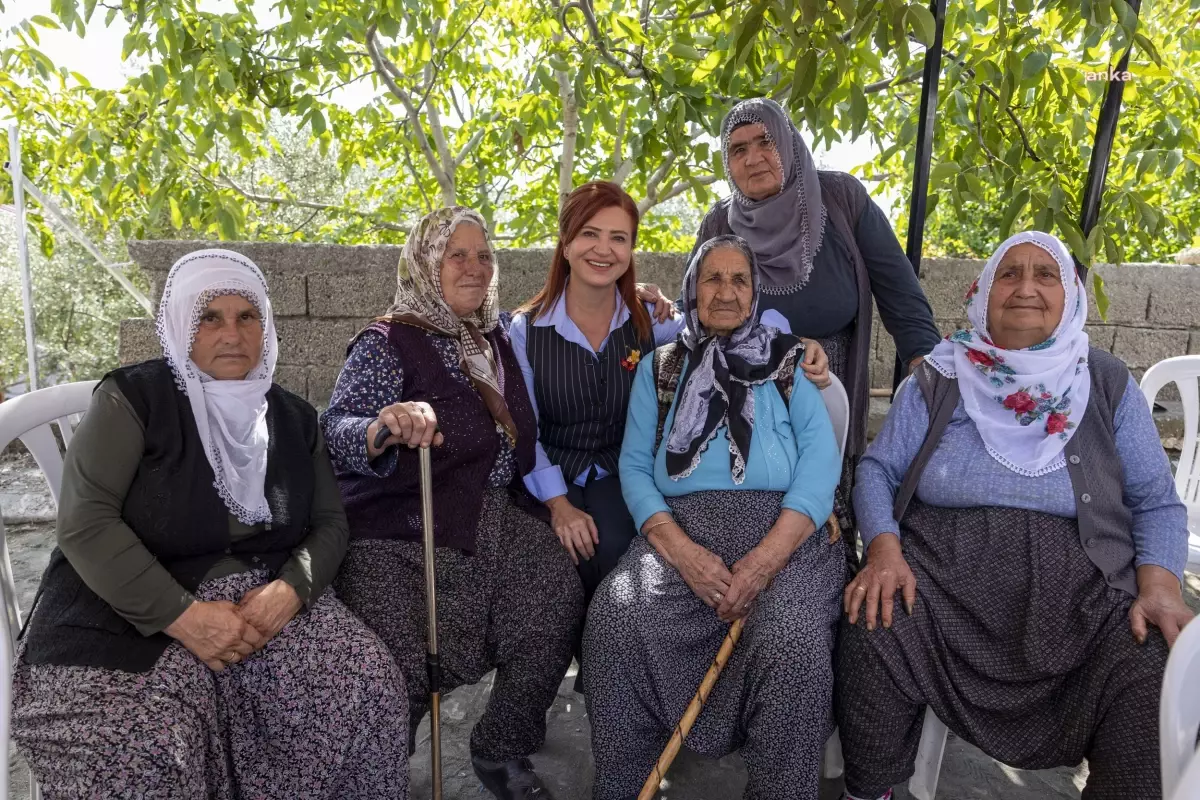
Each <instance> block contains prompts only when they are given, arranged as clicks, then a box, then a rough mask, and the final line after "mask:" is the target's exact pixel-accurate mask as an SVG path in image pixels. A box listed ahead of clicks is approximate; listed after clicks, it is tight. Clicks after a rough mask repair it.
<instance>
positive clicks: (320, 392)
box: [308, 366, 342, 410]
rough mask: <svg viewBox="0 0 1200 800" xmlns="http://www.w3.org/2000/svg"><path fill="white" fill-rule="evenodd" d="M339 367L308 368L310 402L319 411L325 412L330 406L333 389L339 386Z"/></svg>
mask: <svg viewBox="0 0 1200 800" xmlns="http://www.w3.org/2000/svg"><path fill="white" fill-rule="evenodd" d="M341 371H342V368H341V367H340V366H339V367H309V368H308V402H310V403H312V404H313V405H314V406H316V407H317V408H318V409H321V410H324V409H325V408H327V407H328V406H329V398H330V396H331V395H333V387H334V386H335V385H337V379H338V375H339V374H341Z"/></svg>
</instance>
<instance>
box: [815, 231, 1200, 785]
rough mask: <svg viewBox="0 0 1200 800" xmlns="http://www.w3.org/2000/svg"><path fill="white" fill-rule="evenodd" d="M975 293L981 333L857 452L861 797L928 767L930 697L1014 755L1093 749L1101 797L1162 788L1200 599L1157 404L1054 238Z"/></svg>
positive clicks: (972, 731)
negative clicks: (1097, 326)
mask: <svg viewBox="0 0 1200 800" xmlns="http://www.w3.org/2000/svg"><path fill="white" fill-rule="evenodd" d="M966 304H967V317H968V319H969V320H970V325H969V327H967V328H966V329H963V330H959V331H955V332H954V333H953V334H951V335H950V336H949V337H947V338H946V340H945V341H944V342H943V343H942V344H940V345H938V347H937V348H936V349H935V350H934V351H933V353H932V354H930V355H929V356H928V358H927V359H926V363H925V364H923V365H922V366H921V367H920V368H919V369H918V370H917V371H916V373H915V375H914V378H911V379H909V381H908V382H907V383H906V384H905V385H904V387H903V388H902V389H901V391H900V393H899V395H898V396H897V398H896V402H895V404H894V405H893V406H892V410H891V412H890V413H889V415H888V418H887V422H886V423H885V424H884V427H883V430H882V431H881V432H880V434H879V436H878V437H877V438H876V439H875V441H874V442H873V443H872V445H871V447H870V449H868V451H867V454H866V456H865V457H864V458H863V460H862V463H861V464H860V465H859V468H858V485H857V487H856V489H855V495H854V501H855V508H856V510H857V512H858V518H859V521H860V523H861V526H862V534H863V539H864V542H865V544H866V546H867V561H866V565H865V566H864V567H863V569H862V571H861V572H860V573H859V574H858V576H857V577H856V578H855V579H854V580H853V581H852V582H851V583H850V585H849V586H848V587H847V589H846V593H845V605H846V609H847V611H848V617H847V618H846V620H845V622H844V623H843V626H842V630H841V634H840V636H839V642H838V656H837V662H838V663H837V679H838V692H837V719H838V727H839V731H840V734H841V741H842V749H843V753H844V755H845V761H846V789H847V793H848V795H847V796H848V797H851V798H870V800H875V798H887V797H890V796H891V787H892V786H893V785H895V784H897V783H900V782H902V781H903V780H905V779H907V778H908V777H909V776H910V775H912V772H913V761H914V757H915V755H916V751H917V744H918V740H919V738H920V731H921V719H922V715H923V713H924V710H925V709H926V708H928V709H929V711H932V712H933V713H935V714H937V716H938V718H939V719H940V720H942V721H943V722H944V723H946V725H947V726H948V727H949V728H950V730H952V731H954V732H955V733H956V734H957V735H958V736H959V737H960V738H962V739H964V740H966V741H968V742H971V743H972V744H974V745H976V746H978V747H979V748H980V749H982V750H983V751H984V752H985V753H987V754H989V755H991V756H992V757H994V758H996V759H998V760H1000V761H1002V762H1004V763H1006V764H1010V765H1012V766H1015V767H1020V768H1024V769H1041V768H1045V767H1053V766H1060V765H1071V766H1074V765H1075V764H1078V763H1079V762H1080V760H1082V759H1084V758H1086V759H1087V761H1088V782H1087V787H1086V788H1085V789H1084V792H1083V796H1084V797H1085V798H1088V800H1118V799H1120V800H1129V798H1135V797H1137V798H1142V797H1145V798H1151V797H1160V796H1161V791H1162V789H1161V785H1160V783H1159V763H1158V695H1159V688H1160V686H1161V685H1162V675H1163V669H1164V667H1165V664H1166V660H1167V649H1168V647H1169V646H1170V645H1171V644H1172V643H1173V642H1174V640H1175V637H1176V636H1178V634H1179V630H1180V628H1182V627H1183V626H1184V625H1185V624H1187V622H1188V620H1190V619H1191V616H1192V614H1191V612H1190V611H1189V610H1188V609H1187V607H1186V606H1185V605H1184V603H1183V599H1182V596H1181V593H1180V580H1181V576H1182V574H1183V568H1184V565H1185V563H1186V560H1187V516H1186V512H1185V509H1184V507H1183V505H1182V504H1181V503H1180V502H1179V498H1178V496H1177V495H1176V493H1175V488H1174V482H1173V480H1172V478H1171V467H1170V464H1169V463H1168V461H1167V457H1166V455H1165V454H1164V452H1163V448H1162V444H1161V442H1160V440H1159V437H1158V432H1157V430H1156V429H1155V425H1154V421H1153V420H1152V419H1151V416H1150V409H1149V407H1148V406H1147V404H1146V400H1145V398H1143V396H1142V393H1141V392H1140V391H1138V386H1137V383H1136V382H1135V381H1134V379H1133V377H1132V376H1131V375H1130V373H1129V370H1128V369H1127V368H1126V367H1125V365H1124V364H1123V363H1122V362H1121V361H1119V360H1118V359H1116V358H1114V357H1113V356H1111V355H1110V354H1108V353H1106V352H1104V351H1103V350H1099V349H1097V348H1094V347H1091V346H1090V345H1089V342H1088V335H1087V333H1086V331H1085V329H1084V324H1085V322H1086V321H1087V295H1086V293H1085V291H1084V288H1083V284H1082V281H1081V280H1080V279H1079V278H1078V276H1077V275H1076V273H1075V268H1074V265H1073V261H1072V259H1071V255H1070V253H1069V252H1068V251H1067V249H1066V247H1064V246H1063V244H1062V242H1060V241H1059V240H1058V239H1056V238H1055V237H1053V236H1050V235H1048V234H1045V233H1040V232H1029V233H1020V234H1017V235H1015V236H1013V237H1011V238H1009V239H1008V240H1007V241H1005V242H1004V243H1003V244H1002V245H1001V246H1000V248H999V249H998V250H997V251H996V252H995V253H994V254H993V255H992V257H991V258H990V259H989V260H988V262H987V265H986V266H985V267H984V270H983V273H982V274H981V275H980V276H979V278H978V280H976V281H975V283H973V284H972V285H971V288H970V290H969V291H968V292H967V298H966ZM898 593H899V595H900V596H899V597H897V594H898ZM864 603H865V607H866V613H865V614H863V613H862V609H863V606H864Z"/></svg>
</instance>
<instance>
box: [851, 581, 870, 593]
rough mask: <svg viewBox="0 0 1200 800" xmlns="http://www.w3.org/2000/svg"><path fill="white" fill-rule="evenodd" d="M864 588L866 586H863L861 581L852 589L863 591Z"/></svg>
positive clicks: (865, 588)
mask: <svg viewBox="0 0 1200 800" xmlns="http://www.w3.org/2000/svg"><path fill="white" fill-rule="evenodd" d="M866 590H867V587H865V586H863V585H862V584H861V583H860V584H859V585H858V586H855V587H854V591H856V592H865V591H866Z"/></svg>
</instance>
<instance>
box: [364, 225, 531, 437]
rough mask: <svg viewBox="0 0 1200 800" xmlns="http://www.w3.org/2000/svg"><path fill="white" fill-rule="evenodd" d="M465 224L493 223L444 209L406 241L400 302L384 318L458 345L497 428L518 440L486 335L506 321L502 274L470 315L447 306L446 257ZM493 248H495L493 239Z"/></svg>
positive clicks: (496, 272)
mask: <svg viewBox="0 0 1200 800" xmlns="http://www.w3.org/2000/svg"><path fill="white" fill-rule="evenodd" d="M464 222H470V223H473V224H475V225H478V226H479V228H480V230H482V231H483V235H484V238H485V239H488V235H487V223H485V222H484V220H483V217H482V216H480V215H479V212H477V211H473V210H471V209H469V208H463V207H462V206H452V207H449V208H439V209H438V210H437V211H434V212H432V213H430V214H426V215H425V216H424V217H422V218H421V221H420V222H418V223H417V224H416V225H415V226H414V227H413V229H412V233H410V234H409V236H408V241H407V242H405V243H404V251H403V253H402V254H401V256H400V266H399V269H398V270H397V275H396V300H395V302H393V303H392V307H391V308H389V309H388V310H387V313H386V314H384V315H383V316H382V317H380V320H383V321H387V322H403V323H405V324H408V325H415V326H417V327H419V328H424V329H425V330H427V331H430V332H432V333H435V334H439V335H441V336H448V337H450V338H452V339H454V340H455V341H456V342H457V343H458V352H459V360H460V363H461V365H462V368H463V371H464V372H466V373H467V375H468V376H469V377H470V378H471V383H472V384H474V386H475V389H476V390H477V391H478V392H479V394H480V396H481V397H482V398H483V402H484V404H485V405H487V408H488V411H490V412H491V414H492V418H493V419H494V420H495V421H496V424H497V425H498V426H500V428H501V429H503V430H504V432H505V433H507V434H508V437H509V440H510V441H512V442H516V440H517V426H516V424H515V423H514V422H513V418H512V414H510V413H509V411H508V406H507V404H506V403H505V402H504V388H503V385H502V380H501V376H500V371H499V369H498V367H497V362H496V356H495V354H494V353H493V352H492V346H491V344H490V343H489V342H488V340H487V339H485V338H484V334H488V333H491V332H492V331H493V330H495V328H496V325H498V324H499V321H500V292H499V289H498V286H499V274H500V271H499V269H498V268H497V267H493V269H492V280H491V283H490V284H488V288H487V294H486V295H485V296H484V298H483V304H482V305H480V306H479V308H477V309H476V310H475V311H474V312H472V313H471V314H470V315H469V316H466V317H459V316H458V315H457V314H455V313H454V311H453V310H452V309H451V308H450V304H449V303H447V302H446V295H445V293H444V292H443V291H442V256H444V255H445V253H446V245H447V244H448V243H449V241H450V237H451V236H452V235H454V230H455V228H457V227H458V226H459V225H461V224H462V223H464ZM488 244H489V245H490V244H491V241H490V239H488Z"/></svg>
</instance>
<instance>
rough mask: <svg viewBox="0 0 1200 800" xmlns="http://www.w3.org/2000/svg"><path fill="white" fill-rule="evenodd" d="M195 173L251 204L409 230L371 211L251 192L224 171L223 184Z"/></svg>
mask: <svg viewBox="0 0 1200 800" xmlns="http://www.w3.org/2000/svg"><path fill="white" fill-rule="evenodd" d="M210 163H211V162H210ZM194 171H195V172H196V173H197V174H198V175H200V176H201V177H202V178H204V180H206V181H208V182H209V183H212V184H214V185H216V186H221V185H224V186H225V187H226V188H229V189H232V190H234V191H235V192H237V193H238V194H240V195H241V196H242V197H244V198H246V199H247V200H250V201H251V202H254V203H260V204H262V205H276V206H293V207H298V208H311V209H315V210H316V211H336V212H337V213H339V214H348V215H350V216H355V217H361V218H362V219H366V220H370V221H372V222H374V223H375V224H376V225H378V226H379V227H381V228H386V229H387V230H391V231H404V230H407V228H405V227H404V226H402V225H399V224H397V223H395V222H386V221H382V220H380V219H379V218H378V215H377V214H375V213H372V212H369V211H358V210H356V209H353V208H347V207H345V206H339V205H336V204H334V203H318V202H316V201H315V200H300V199H298V198H293V197H279V196H276V195H266V194H259V193H257V192H251V191H248V190H246V189H244V188H242V187H241V186H240V185H238V182H237V181H235V180H234V179H233V178H231V177H229V175H227V174H226V173H225V172H224V170H219V175H220V177H221V182H215V181H213V180H212V179H211V178H209V177H208V176H207V175H205V174H204V173H203V172H201V171H199V170H194ZM305 224H308V223H305ZM301 227H303V226H301Z"/></svg>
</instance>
